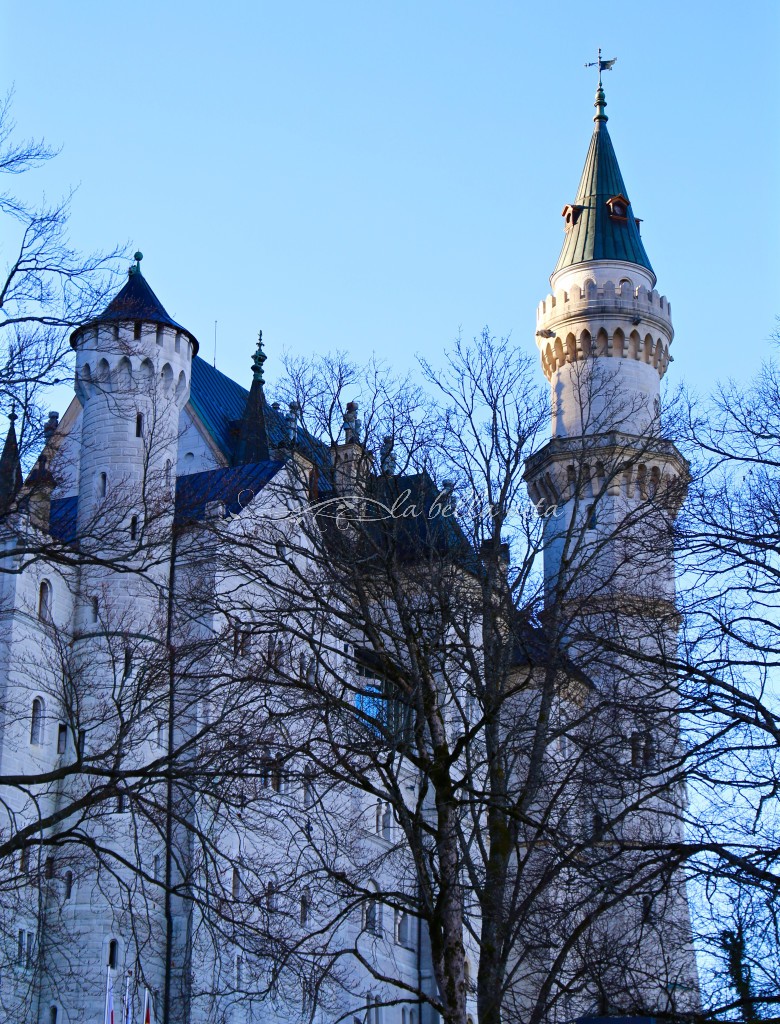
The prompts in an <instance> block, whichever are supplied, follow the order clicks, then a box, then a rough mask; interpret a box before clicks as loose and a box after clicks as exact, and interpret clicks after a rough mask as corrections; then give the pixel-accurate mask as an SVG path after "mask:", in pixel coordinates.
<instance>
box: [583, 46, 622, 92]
mask: <svg viewBox="0 0 780 1024" xmlns="http://www.w3.org/2000/svg"><path fill="white" fill-rule="evenodd" d="M616 61H617V57H613V58H612V59H611V60H602V59H601V47H599V56H598V60H593V61H591V62H590V64H586V65H585V67H586V68H598V69H599V89H600V88H601V72H602V71H611V70H612V68H613V67H614V65H615V63H616Z"/></svg>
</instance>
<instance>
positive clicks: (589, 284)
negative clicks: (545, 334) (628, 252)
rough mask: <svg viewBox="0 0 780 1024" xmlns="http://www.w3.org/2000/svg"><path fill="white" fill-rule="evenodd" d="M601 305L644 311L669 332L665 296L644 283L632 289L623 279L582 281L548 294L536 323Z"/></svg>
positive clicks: (615, 309)
mask: <svg viewBox="0 0 780 1024" xmlns="http://www.w3.org/2000/svg"><path fill="white" fill-rule="evenodd" d="M602 307H603V308H605V309H608V310H609V311H610V312H614V313H620V312H624V311H625V312H626V313H629V314H632V315H635V314H636V313H644V314H645V315H646V316H648V317H652V318H654V319H657V320H659V321H660V322H661V323H662V324H664V326H665V327H666V328H667V329H668V330H669V331H670V333H671V327H672V307H671V304H670V302H669V300H668V299H667V298H666V296H665V295H661V294H660V292H659V291H658V290H657V289H656V288H653V289H652V291H651V290H650V289H649V288H645V287H644V285H639V286H638V287H636V288H635V287H634V286H633V285H632V284H631V282H630V281H627V280H626V281H623V282H622V283H615V282H614V281H605V282H603V284H600V285H597V284H596V282H595V281H593V280H586V281H585V282H584V283H583V286H582V287H580V285H578V284H573V285H571V287H570V288H569V291H568V292H567V291H563V290H561V291H558V292H556V293H555V294H554V295H548V296H547V297H546V298H545V299H543V300H542V301H541V302H540V303H539V306H538V307H537V310H536V322H537V325H540V326H541V325H542V324H544V323H546V322H547V321H548V320H550V319H558V318H560V317H566V316H569V315H576V316H580V315H582V314H583V313H586V314H588V313H590V312H595V311H597V310H598V309H600V308H602Z"/></svg>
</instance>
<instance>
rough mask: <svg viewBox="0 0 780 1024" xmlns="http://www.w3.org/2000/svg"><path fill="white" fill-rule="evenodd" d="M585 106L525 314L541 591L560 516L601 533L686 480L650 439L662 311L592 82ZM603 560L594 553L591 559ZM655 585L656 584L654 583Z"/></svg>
mask: <svg viewBox="0 0 780 1024" xmlns="http://www.w3.org/2000/svg"><path fill="white" fill-rule="evenodd" d="M595 106H596V111H597V112H596V116H595V117H594V122H595V127H594V132H593V136H592V138H591V141H590V146H589V148H588V153H587V156H586V158H585V167H584V169H583V172H582V177H581V179H580V184H579V188H578V189H577V193H576V195H575V198H574V201H573V202H571V203H567V204H566V205H565V206H564V208H563V217H564V230H565V237H564V243H563V247H562V249H561V254H560V257H559V259H558V262H557V264H556V267H555V270H554V271H553V273H552V275H551V277H550V285H551V288H552V292H551V294H549V295H548V296H547V297H546V298H545V299H544V300H543V301H542V302H541V303H540V304H539V307H538V310H537V315H536V342H537V346H538V348H539V351H540V354H541V362H542V369H543V370H544V373H545V376H546V377H547V379H548V380H549V381H550V390H551V401H552V441H551V442H550V444H548V445H547V446H546V447H545V448H543V449H542V450H541V451H540V452H538V453H537V454H536V455H535V456H534V457H533V458H532V459H531V460H529V463H528V466H527V469H526V479H527V480H528V483H529V490H530V493H531V496H532V499H533V501H534V502H535V503H536V504H537V507H538V508H539V509H540V511H541V510H544V511H549V512H550V515H549V516H548V519H547V522H546V527H545V529H546V542H545V575H546V578H547V584H548V591H549V588H550V587H551V586H554V584H555V580H556V579H557V572H558V567H559V565H560V562H561V559H562V558H564V559H565V558H566V557H567V555H566V554H565V553H564V551H563V550H562V545H563V544H564V540H563V538H564V536H565V535H566V534H567V533H569V534H570V533H571V527H572V521H573V520H572V517H577V516H579V517H580V518H581V520H582V521H583V522H584V520H585V519H586V518H588V519H589V520H590V523H591V525H592V526H594V527H595V525H596V523H597V521H599V520H600V521H601V522H602V523H603V525H604V526H605V527H606V528H608V529H609V528H610V527H612V526H614V525H616V523H618V522H619V521H620V520H621V518H625V517H626V515H627V514H628V512H629V509H628V507H627V506H626V502H628V505H632V504H634V505H636V503H637V502H639V503H641V502H644V501H645V500H646V499H647V496H648V494H649V493H650V492H651V491H652V492H653V493H655V492H657V491H659V490H664V491H665V492H666V493H667V495H668V497H669V506H670V510H671V511H672V512H674V511H675V510H676V507H677V505H678V504H679V500H680V498H681V497H682V493H683V491H684V486H685V480H686V478H687V465H686V463H685V461H684V459H682V457H681V456H680V455H679V453H678V452H677V450H676V449H675V448H674V446H673V445H671V444H670V443H668V442H665V441H664V440H663V439H662V438H661V435H660V410H661V402H660V386H661V379H662V377H663V376H664V374H665V373H666V370H667V368H668V366H669V363H670V362H671V356H670V354H669V349H670V346H671V344H672V338H673V336H674V331H673V329H672V320H671V309H670V306H669V302H668V300H667V299H666V297H665V296H663V295H660V294H659V292H658V291H657V290H656V288H655V284H656V277H655V273H654V272H653V269H652V267H651V265H650V260H649V259H648V256H647V253H646V251H645V248H644V245H643V243H642V239H641V236H640V231H639V223H640V222H639V219H638V218H637V217H636V216H635V214H634V211H633V208H632V205H631V201H630V199H629V196H628V190H627V188H626V185H625V183H624V181H623V176H622V174H621V172H620V167H619V165H618V162H617V157H616V155H615V150H614V148H613V145H612V140H611V138H610V136H609V132H608V130H607V115H606V113H605V107H606V99H605V97H604V90H603V88H602V87H601V83H599V88H598V91H597V93H596V102H595ZM585 438H587V439H589V440H588V443H587V446H586V447H583V439H585ZM597 506H598V507H597ZM552 510H555V512H554V514H553V512H552ZM601 546H602V549H604V548H605V546H604V545H603V544H602V545H601ZM608 554H609V552H607V551H606V550H602V551H601V552H600V557H601V558H604V557H607V556H608ZM613 556H614V552H613ZM589 557H592V554H591V555H590V556H589ZM667 568H668V570H669V571H668V572H665V573H662V576H663V587H662V589H664V590H665V593H664V596H665V597H667V598H670V599H671V598H672V597H673V582H672V577H671V561H670V560H669V561H668V565H667ZM616 569H617V567H616V565H615V564H614V561H613V570H615V573H616V574H615V579H614V581H613V583H614V586H617V585H620V586H623V585H625V582H626V581H625V579H624V577H623V575H622V574H620V573H617V572H616ZM632 575H634V576H635V574H632ZM655 582H656V583H659V582H661V579H660V577H658V576H657V575H656V576H655ZM630 586H633V583H631V584H630Z"/></svg>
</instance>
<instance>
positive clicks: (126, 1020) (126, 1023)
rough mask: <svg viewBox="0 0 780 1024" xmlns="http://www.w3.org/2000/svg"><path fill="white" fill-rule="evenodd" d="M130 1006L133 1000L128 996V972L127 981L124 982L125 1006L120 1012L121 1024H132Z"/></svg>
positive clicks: (128, 974) (128, 973)
mask: <svg viewBox="0 0 780 1024" xmlns="http://www.w3.org/2000/svg"><path fill="white" fill-rule="evenodd" d="M132 1006H133V1000H132V998H131V996H130V971H128V972H127V981H126V982H125V1005H124V1009H123V1012H122V1024H133V1012H132Z"/></svg>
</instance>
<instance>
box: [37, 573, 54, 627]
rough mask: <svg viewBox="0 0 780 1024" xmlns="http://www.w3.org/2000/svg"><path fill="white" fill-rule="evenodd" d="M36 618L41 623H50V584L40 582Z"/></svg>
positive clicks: (46, 581)
mask: <svg viewBox="0 0 780 1024" xmlns="http://www.w3.org/2000/svg"><path fill="white" fill-rule="evenodd" d="M38 618H39V619H40V620H41V622H51V583H49V581H48V580H41V585H40V587H39V588H38Z"/></svg>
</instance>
